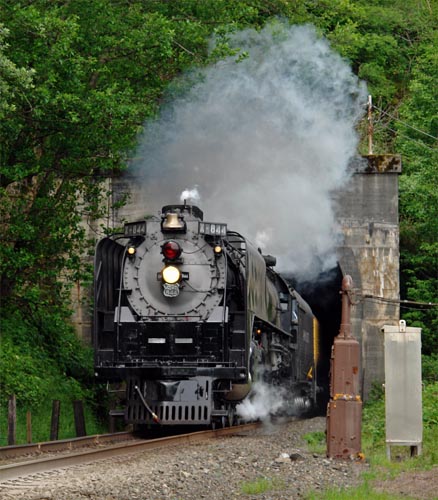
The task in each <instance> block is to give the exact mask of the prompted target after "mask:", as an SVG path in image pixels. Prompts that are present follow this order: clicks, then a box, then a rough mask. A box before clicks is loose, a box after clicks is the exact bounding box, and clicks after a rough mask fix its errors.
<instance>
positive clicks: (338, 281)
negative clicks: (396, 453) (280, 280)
mask: <svg viewBox="0 0 438 500" xmlns="http://www.w3.org/2000/svg"><path fill="white" fill-rule="evenodd" d="M342 278H343V274H342V271H341V268H340V266H339V264H338V265H337V266H336V267H335V268H333V269H331V270H329V271H326V272H324V273H321V274H320V275H319V276H318V277H317V278H316V279H315V280H312V281H302V282H294V281H293V280H292V281H291V284H292V286H293V287H294V288H295V289H296V290H297V291H298V293H299V294H300V295H301V296H302V297H303V299H304V300H305V301H306V302H307V303H308V304H309V306H310V307H311V308H312V311H313V313H314V315H315V316H316V318H317V319H318V321H319V327H320V334H319V339H320V340H319V349H320V352H319V362H318V366H317V381H318V385H319V386H320V387H321V388H322V393H321V394H320V398H319V406H320V409H321V412H323V413H325V411H326V408H327V403H328V401H329V398H330V357H331V348H332V345H333V340H334V338H335V337H336V335H338V333H339V328H340V324H341V309H342V307H341V306H342V301H341V294H340V292H341V287H342Z"/></svg>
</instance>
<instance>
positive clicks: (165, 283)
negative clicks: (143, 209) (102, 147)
mask: <svg viewBox="0 0 438 500" xmlns="http://www.w3.org/2000/svg"><path fill="white" fill-rule="evenodd" d="M226 235H227V228H226V225H225V224H220V223H211V222H205V221H203V214H202V212H201V210H199V209H198V208H197V207H194V206H189V205H169V206H165V207H163V209H162V215H161V217H156V218H153V219H148V220H145V221H139V222H135V223H129V224H126V225H125V227H124V234H123V236H120V237H119V238H118V239H110V238H105V239H104V240H102V242H101V243H100V244H99V245H98V249H97V252H96V263H95V264H96V279H95V295H96V296H95V303H96V304H95V307H96V312H95V349H96V371H97V373H98V374H99V376H100V377H101V378H103V379H105V378H107V379H111V378H112V379H118V380H123V381H126V399H127V401H126V411H125V418H126V420H127V422H129V423H133V424H148V423H152V422H154V421H155V422H158V421H159V422H160V424H162V425H188V424H194V425H199V424H205V425H208V424H210V423H211V422H212V421H213V420H215V419H216V418H218V417H223V416H225V415H227V416H228V413H229V411H230V408H231V406H230V405H229V403H227V402H226V401H225V398H224V395H226V393H227V391H230V390H231V387H232V383H233V381H234V382H241V383H242V382H243V383H244V382H246V378H247V369H246V368H245V356H244V355H242V356H241V362H240V363H236V361H235V360H233V361H230V357H229V348H228V334H229V329H228V325H229V314H230V312H229V308H228V307H227V296H226V294H227V281H228V282H229V281H230V276H229V273H230V272H231V270H230V268H229V266H228V264H227V256H226V250H225V247H224V239H226ZM99 247H100V248H99Z"/></svg>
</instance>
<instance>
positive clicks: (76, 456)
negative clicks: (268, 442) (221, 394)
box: [0, 422, 260, 486]
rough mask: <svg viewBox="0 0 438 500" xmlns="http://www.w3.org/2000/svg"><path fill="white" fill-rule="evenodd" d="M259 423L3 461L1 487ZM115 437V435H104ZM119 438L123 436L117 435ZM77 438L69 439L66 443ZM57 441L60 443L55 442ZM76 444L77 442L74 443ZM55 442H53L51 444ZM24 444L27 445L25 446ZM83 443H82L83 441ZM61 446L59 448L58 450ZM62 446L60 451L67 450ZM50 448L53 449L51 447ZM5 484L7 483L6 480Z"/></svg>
mask: <svg viewBox="0 0 438 500" xmlns="http://www.w3.org/2000/svg"><path fill="white" fill-rule="evenodd" d="M259 426H260V423H258V422H256V423H250V424H244V425H237V426H234V427H226V428H223V429H216V430H207V431H198V432H193V433H190V434H180V435H176V436H168V437H161V438H156V439H149V440H141V439H134V438H132V441H129V442H126V441H125V442H123V443H116V444H111V445H108V446H104V447H93V448H92V449H87V450H83V451H72V452H70V453H68V454H63V455H62V456H50V457H38V458H37V459H34V460H28V461H21V462H17V463H12V464H6V465H2V466H0V486H1V483H4V482H8V481H14V480H16V479H19V478H23V477H25V476H30V475H34V474H43V473H47V472H50V471H54V470H56V469H63V468H65V467H72V466H77V465H82V464H86V463H90V462H94V461H97V460H104V459H110V458H114V457H120V456H123V455H128V454H134V453H140V452H146V451H150V450H155V449H157V448H163V447H168V446H177V445H182V444H192V443H196V442H199V441H204V440H206V439H212V438H218V437H223V436H228V435H232V434H237V433H240V432H243V431H248V430H253V429H256V428H257V427H259ZM119 434H125V438H127V439H129V437H128V434H129V433H119ZM107 436H108V437H110V436H113V437H114V436H115V435H107ZM96 438H97V436H93V437H90V438H89V439H90V445H91V444H93V443H92V439H96ZM120 438H122V436H120ZM101 439H102V436H100V437H99V442H98V443H94V444H101V443H102V441H101ZM72 441H75V442H76V441H77V440H69V441H67V443H69V442H72ZM58 444H59V443H58ZM76 444H77V443H76ZM55 445H56V442H55V443H53V446H55ZM24 446H26V445H24ZM82 446H84V442H82ZM59 449H60V448H58V451H59ZM68 449H69V448H68V447H67V448H66V447H65V444H64V448H63V450H64V451H65V450H68ZM50 451H55V450H54V449H53V448H52V449H51V450H50ZM6 484H8V483H6Z"/></svg>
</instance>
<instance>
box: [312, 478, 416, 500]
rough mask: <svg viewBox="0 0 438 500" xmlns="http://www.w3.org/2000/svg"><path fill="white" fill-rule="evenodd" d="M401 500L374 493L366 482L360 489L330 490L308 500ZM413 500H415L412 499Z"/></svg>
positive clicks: (314, 495) (407, 498) (314, 494)
mask: <svg viewBox="0 0 438 500" xmlns="http://www.w3.org/2000/svg"><path fill="white" fill-rule="evenodd" d="M365 499H366V500H400V496H399V495H390V494H388V493H379V492H377V491H373V489H372V488H371V487H370V486H369V483H368V482H364V483H363V484H361V485H360V486H359V487H358V488H352V489H341V490H340V489H336V488H335V489H329V490H325V491H324V492H318V493H315V492H313V493H310V494H309V495H308V496H307V497H306V500H365ZM403 499H404V500H411V497H406V496H403ZM412 500H413V499H412Z"/></svg>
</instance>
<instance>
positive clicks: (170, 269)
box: [161, 266, 181, 285]
mask: <svg viewBox="0 0 438 500" xmlns="http://www.w3.org/2000/svg"><path fill="white" fill-rule="evenodd" d="M161 275H162V277H163V281H164V282H165V283H168V284H169V285H174V284H175V283H178V281H180V279H181V271H180V270H179V269H178V268H177V267H175V266H167V267H165V268H164V269H163V270H162V271H161Z"/></svg>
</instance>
